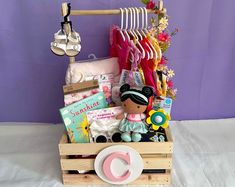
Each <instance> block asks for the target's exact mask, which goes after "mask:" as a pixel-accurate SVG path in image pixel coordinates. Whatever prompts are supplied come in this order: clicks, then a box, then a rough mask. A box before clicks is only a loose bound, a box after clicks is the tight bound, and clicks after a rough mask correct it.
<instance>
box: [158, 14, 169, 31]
mask: <svg viewBox="0 0 235 187" xmlns="http://www.w3.org/2000/svg"><path fill="white" fill-rule="evenodd" d="M167 26H168V18H167V17H163V18H161V19H160V21H159V25H158V31H159V32H160V33H161V32H163V31H164V30H165V29H166V28H167Z"/></svg>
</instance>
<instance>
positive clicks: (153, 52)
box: [144, 7, 158, 59]
mask: <svg viewBox="0 0 235 187" xmlns="http://www.w3.org/2000/svg"><path fill="white" fill-rule="evenodd" d="M144 12H145V28H144V30H145V32H146V33H148V29H147V28H148V12H147V9H146V8H145V7H144ZM149 43H150V46H149V45H148V46H149V48H150V51H151V57H152V59H153V58H154V57H155V58H157V57H158V53H157V51H156V49H155V48H154V46H153V45H152V44H151V42H149Z"/></svg>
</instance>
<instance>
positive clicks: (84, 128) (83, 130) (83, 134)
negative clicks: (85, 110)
mask: <svg viewBox="0 0 235 187" xmlns="http://www.w3.org/2000/svg"><path fill="white" fill-rule="evenodd" d="M88 129H89V124H88V121H87V118H86V115H84V116H83V121H82V122H79V123H78V127H77V128H76V130H78V131H80V132H79V138H80V139H83V140H85V141H86V142H87V141H89V130H88Z"/></svg>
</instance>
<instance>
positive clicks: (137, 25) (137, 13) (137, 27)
mask: <svg viewBox="0 0 235 187" xmlns="http://www.w3.org/2000/svg"><path fill="white" fill-rule="evenodd" d="M134 9H135V10H136V28H135V31H136V33H137V34H138V35H139V37H140V40H142V39H143V37H142V35H141V34H140V32H139V30H138V29H139V26H140V17H139V10H138V8H136V7H135V8H134Z"/></svg>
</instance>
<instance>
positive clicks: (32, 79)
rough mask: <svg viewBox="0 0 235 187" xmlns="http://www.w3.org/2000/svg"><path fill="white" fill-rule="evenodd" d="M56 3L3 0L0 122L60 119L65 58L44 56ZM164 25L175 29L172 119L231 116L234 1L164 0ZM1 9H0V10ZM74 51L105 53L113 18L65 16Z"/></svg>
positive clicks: (234, 112)
mask: <svg viewBox="0 0 235 187" xmlns="http://www.w3.org/2000/svg"><path fill="white" fill-rule="evenodd" d="M70 2H71V3H72V7H73V8H77V9H110V8H119V7H128V6H137V7H139V6H142V4H141V3H140V2H139V1H138V0H129V1H127V0H96V1H94V0H86V1H82V0H73V1H70ZM61 3H62V1H48V0H41V1H39V0H38V1H31V0H22V1H18V0H11V1H5V2H4V5H1V16H0V38H1V40H0V64H1V67H0V90H1V92H0V104H1V109H0V121H34V122H60V121H61V120H60V117H59V112H58V109H59V108H60V107H61V106H63V94H62V85H63V84H64V75H65V71H66V67H67V64H68V59H67V58H66V57H58V56H55V55H53V54H52V53H51V51H50V47H49V45H50V42H51V40H52V38H53V34H54V32H56V31H57V30H58V29H59V26H60V21H61V20H62V19H61V17H60V6H61ZM165 4H166V6H167V8H168V14H169V15H170V17H171V20H170V25H171V26H172V27H173V28H174V27H179V29H180V32H179V33H178V35H177V36H176V37H175V38H174V42H173V45H172V47H171V49H170V50H169V52H168V58H169V60H170V62H171V64H172V67H173V69H175V72H176V77H175V85H176V87H177V88H178V91H179V93H178V96H177V100H176V101H175V103H174V107H173V114H172V118H173V119H205V118H224V117H235V107H234V106H235V97H234V95H235V78H234V72H235V60H234V59H235V53H234V51H235V35H234V33H235V22H234V17H235V11H234V6H235V1H233V0H227V1H223V2H222V1H219V0H207V1H205V0H197V1H188V0H177V1H172V0H165ZM3 6H4V7H3ZM71 19H72V21H73V23H74V28H75V30H77V31H79V32H80V34H81V37H82V42H83V43H82V44H83V46H82V53H81V54H80V56H79V57H78V58H77V59H86V58H87V56H88V54H90V53H94V54H96V56H97V57H103V56H107V55H108V38H109V36H108V30H109V27H110V26H111V25H112V24H115V23H116V24H119V17H118V16H96V17H93V16H84V17H82V16H80V17H72V18H71Z"/></svg>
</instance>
